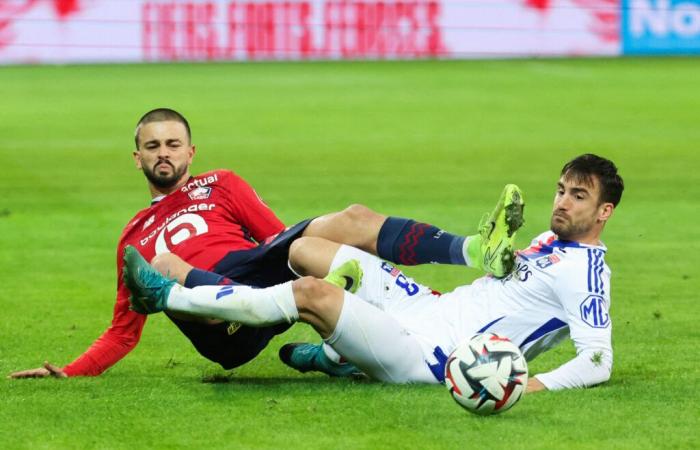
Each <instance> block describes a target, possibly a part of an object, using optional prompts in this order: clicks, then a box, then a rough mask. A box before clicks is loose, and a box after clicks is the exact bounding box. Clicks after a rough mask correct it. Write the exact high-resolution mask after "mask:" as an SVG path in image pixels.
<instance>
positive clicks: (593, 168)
mask: <svg viewBox="0 0 700 450" xmlns="http://www.w3.org/2000/svg"><path fill="white" fill-rule="evenodd" d="M561 176H562V177H564V178H572V179H574V180H576V181H578V182H582V183H585V184H587V185H589V186H592V185H593V177H597V178H598V181H599V182H600V198H599V203H612V204H613V205H614V206H617V204H618V203H620V198H622V191H623V190H624V189H625V183H624V182H623V181H622V177H621V176H620V175H619V174H618V173H617V167H616V166H615V163H613V162H612V161H610V160H609V159H605V158H603V157H600V156H597V155H593V154H591V153H586V154H585V155H581V156H577V157H576V158H574V159H572V160H571V161H569V162H568V163H566V164H565V165H564V168H563V169H561Z"/></svg>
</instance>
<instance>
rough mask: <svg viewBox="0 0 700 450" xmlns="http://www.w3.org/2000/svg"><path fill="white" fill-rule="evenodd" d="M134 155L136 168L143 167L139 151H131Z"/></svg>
mask: <svg viewBox="0 0 700 450" xmlns="http://www.w3.org/2000/svg"><path fill="white" fill-rule="evenodd" d="M133 155H134V162H135V163H136V168H137V169H139V170H141V169H142V168H143V164H142V163H141V153H139V152H138V151H134V152H133Z"/></svg>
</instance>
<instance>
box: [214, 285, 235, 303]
mask: <svg viewBox="0 0 700 450" xmlns="http://www.w3.org/2000/svg"><path fill="white" fill-rule="evenodd" d="M231 294H233V286H224V287H222V288H221V289H220V290H219V292H217V293H216V299H217V300H218V299H220V298H221V297H226V296H227V295H231Z"/></svg>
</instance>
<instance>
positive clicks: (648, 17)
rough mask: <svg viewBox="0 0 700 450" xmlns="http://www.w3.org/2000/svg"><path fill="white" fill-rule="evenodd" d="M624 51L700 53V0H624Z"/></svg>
mask: <svg viewBox="0 0 700 450" xmlns="http://www.w3.org/2000/svg"><path fill="white" fill-rule="evenodd" d="M622 33H623V36H622V41H623V51H624V53H625V54H630V55H634V54H644V55H648V54H700V0H623V2H622Z"/></svg>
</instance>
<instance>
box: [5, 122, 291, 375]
mask: <svg viewBox="0 0 700 450" xmlns="http://www.w3.org/2000/svg"><path fill="white" fill-rule="evenodd" d="M135 141H136V150H135V151H134V160H135V162H136V167H137V168H138V169H140V170H142V171H143V173H144V175H145V176H146V179H147V180H148V186H149V189H150V193H151V197H152V200H151V205H150V206H149V207H148V208H145V209H143V210H141V211H139V212H138V213H137V214H136V216H134V218H133V219H131V220H130V221H129V222H128V224H127V225H126V227H125V228H124V230H123V232H122V235H121V238H120V239H119V244H118V247H117V280H118V282H117V299H116V304H115V307H114V316H113V319H112V323H111V326H110V327H109V328H108V329H107V330H106V331H105V332H104V333H103V334H102V336H100V337H99V338H98V339H97V340H96V341H95V342H94V343H93V344H92V346H90V348H88V349H87V351H86V352H85V353H83V354H82V355H81V356H80V357H78V358H77V359H76V360H75V361H73V362H72V363H70V364H68V365H67V366H65V367H63V368H59V367H56V366H54V365H52V364H49V363H45V364H44V367H41V368H38V369H32V370H26V371H21V372H15V373H13V374H12V375H11V376H12V377H14V378H24V377H41V376H50V375H53V376H58V377H65V376H80V375H99V374H101V373H102V372H104V371H105V370H107V369H108V368H109V367H111V366H112V365H114V364H115V363H116V362H118V361H119V360H120V359H122V358H123V357H124V356H126V355H127V354H128V353H129V352H130V351H131V350H132V349H133V348H134V347H135V346H136V344H137V343H138V341H139V338H140V336H141V331H142V330H143V327H144V324H145V322H146V316H144V315H142V314H137V313H135V312H133V311H130V310H129V301H128V297H129V291H128V289H127V288H126V287H125V286H124V284H123V282H122V276H121V273H122V265H123V263H122V254H123V249H124V247H125V246H126V245H133V246H135V247H136V248H138V249H139V251H140V252H141V253H142V254H143V255H144V256H145V257H147V258H149V259H152V258H153V257H154V256H155V255H157V254H162V253H168V252H172V253H173V254H176V255H178V256H179V257H181V258H182V259H183V260H185V261H188V262H189V263H191V264H192V265H193V266H195V267H198V268H201V269H207V270H215V268H216V265H217V263H218V262H219V261H221V260H222V259H224V256H226V255H227V254H229V253H230V252H231V251H232V250H246V249H253V248H255V247H257V246H258V243H260V242H263V241H265V240H266V239H269V238H271V237H273V236H275V235H277V234H278V233H280V232H282V231H283V230H284V228H285V227H284V224H283V223H282V222H281V221H280V220H279V219H278V218H277V217H276V216H275V214H274V213H273V212H272V210H270V208H269V207H268V206H267V205H265V203H263V201H262V200H261V199H260V197H259V196H258V195H257V194H256V193H255V191H254V190H253V188H251V187H250V186H249V185H248V184H247V183H246V182H245V181H244V180H243V179H242V178H240V177H239V176H237V175H236V174H234V173H233V172H230V171H226V170H215V171H211V172H206V173H203V174H201V175H198V176H192V175H191V174H190V171H189V168H190V164H191V163H192V158H193V157H194V154H195V147H194V145H192V143H191V132H190V128H189V124H188V122H187V120H186V119H185V118H184V117H183V116H182V115H180V114H179V113H177V112H176V111H173V110H169V109H156V110H153V111H150V112H148V113H146V114H145V115H144V116H143V117H142V118H141V120H140V121H139V123H138V126H137V128H136V134H135ZM280 276H282V277H283V278H285V279H290V277H292V276H293V275H292V274H291V272H290V273H288V274H283V275H280ZM204 281H209V282H211V281H212V280H204ZM253 281H254V280H248V282H251V283H252V282H253ZM253 284H254V283H253ZM169 317H170V318H171V319H172V320H173V322H174V323H175V324H176V325H177V326H178V327H179V328H180V330H181V331H182V332H183V333H184V334H185V335H187V336H188V337H189V338H190V340H192V342H193V344H194V345H195V347H196V348H197V350H198V351H199V352H200V353H201V354H203V355H204V356H205V357H207V358H209V359H212V360H214V361H216V362H219V363H220V364H222V365H223V366H224V367H235V366H237V365H240V364H242V363H244V362H246V361H248V360H249V359H251V358H253V357H254V356H255V355H257V353H259V352H260V350H262V348H264V347H265V345H266V344H267V341H269V339H271V338H272V336H274V335H275V334H277V333H279V332H281V331H283V330H285V329H286V328H287V327H282V328H279V327H277V328H273V329H270V330H268V329H266V330H263V332H262V333H261V332H260V330H254V329H238V328H239V325H237V324H229V323H225V322H222V321H214V320H204V321H202V320H201V319H194V318H190V317H186V316H177V317H176V316H175V315H171V316H169Z"/></svg>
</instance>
